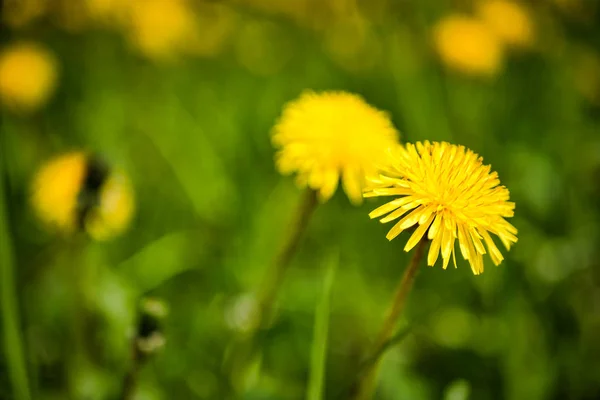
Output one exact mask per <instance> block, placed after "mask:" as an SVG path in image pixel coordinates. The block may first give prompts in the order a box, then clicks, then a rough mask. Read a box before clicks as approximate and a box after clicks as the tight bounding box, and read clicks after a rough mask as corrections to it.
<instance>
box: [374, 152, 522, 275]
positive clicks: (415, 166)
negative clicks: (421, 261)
mask: <svg viewBox="0 0 600 400" xmlns="http://www.w3.org/2000/svg"><path fill="white" fill-rule="evenodd" d="M392 154H393V155H392V162H391V165H390V167H389V171H386V172H384V173H383V174H382V175H380V177H379V178H376V179H373V181H372V186H371V187H370V188H369V190H368V191H367V192H366V193H365V197H376V196H401V197H400V198H398V199H395V200H392V201H391V202H389V203H387V204H385V205H383V206H381V207H379V208H377V209H375V210H374V211H373V212H371V213H370V214H369V216H370V217H371V218H379V217H381V216H383V215H384V214H388V215H387V216H385V217H383V218H382V219H381V222H382V223H385V222H389V221H393V220H396V219H398V218H400V217H403V218H402V219H401V220H400V221H399V222H397V223H396V225H394V227H393V228H392V229H391V230H390V231H389V232H388V234H387V236H386V237H387V239H388V240H392V239H393V238H395V237H396V236H398V235H399V234H400V233H401V232H402V231H404V230H406V229H408V228H410V227H412V226H415V225H418V227H417V228H416V229H415V231H414V233H413V234H412V236H411V237H410V238H409V240H408V242H407V243H406V246H405V247H404V250H405V251H410V250H411V249H412V248H413V247H414V246H415V245H416V244H417V243H418V242H419V241H420V240H421V239H422V238H423V237H424V235H425V233H427V239H429V240H431V246H430V248H429V253H428V256H427V264H428V265H430V266H433V265H434V264H435V262H436V261H437V259H438V256H439V254H440V252H441V254H442V259H443V268H444V269H445V268H446V267H447V266H448V262H449V261H450V256H451V255H452V258H453V259H454V266H455V267H456V257H455V246H454V244H455V240H456V239H458V244H459V248H460V252H461V254H462V256H463V258H464V259H465V260H468V261H469V264H470V265H471V269H472V270H473V273H475V274H479V273H481V272H483V257H482V256H483V254H485V253H486V247H487V252H489V254H490V257H491V259H492V261H493V262H494V264H496V265H499V264H500V263H501V262H502V260H503V257H502V254H501V253H500V250H498V248H497V247H496V244H495V243H494V241H493V240H492V238H491V236H490V233H492V234H494V235H496V236H498V237H499V238H500V241H501V242H502V244H503V245H504V246H505V247H506V249H507V250H509V249H510V247H511V244H512V243H515V242H516V241H517V237H516V236H515V235H516V234H517V229H516V228H515V227H514V226H512V225H511V224H510V223H509V222H507V221H506V220H505V219H504V218H506V217H512V216H513V214H514V208H515V204H514V203H512V202H509V201H508V199H509V192H508V189H507V188H506V187H504V186H500V181H499V179H498V174H497V173H496V172H490V170H491V167H490V166H489V165H488V166H485V165H483V163H482V158H481V157H479V156H478V155H477V154H475V153H473V152H472V151H471V150H468V149H465V147H463V146H456V145H452V144H449V143H437V142H433V143H429V142H427V141H426V142H424V143H421V142H417V144H416V145H413V144H407V145H406V146H398V147H397V148H396V149H395V150H394V152H393V153H392ZM407 213H408V214H407ZM404 214H407V215H404ZM484 243H485V246H484Z"/></svg>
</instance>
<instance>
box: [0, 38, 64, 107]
mask: <svg viewBox="0 0 600 400" xmlns="http://www.w3.org/2000/svg"><path fill="white" fill-rule="evenodd" d="M56 79H57V63H56V60H55V58H54V56H53V55H52V54H51V53H50V52H48V51H47V50H46V49H44V48H43V47H41V46H40V45H38V44H36V43H28V42H22V43H17V44H13V45H12V46H10V47H8V48H6V49H4V50H3V51H2V53H1V54H0V101H1V103H2V105H3V106H5V107H7V108H10V109H11V110H13V111H16V112H30V111H34V110H36V109H38V108H39V107H41V106H43V105H44V104H45V103H46V102H47V101H48V99H49V97H50V95H51V94H52V93H53V91H54V88H55V85H56Z"/></svg>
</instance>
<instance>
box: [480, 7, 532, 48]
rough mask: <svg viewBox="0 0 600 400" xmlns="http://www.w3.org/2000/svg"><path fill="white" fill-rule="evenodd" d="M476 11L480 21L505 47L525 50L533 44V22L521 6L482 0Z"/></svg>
mask: <svg viewBox="0 0 600 400" xmlns="http://www.w3.org/2000/svg"><path fill="white" fill-rule="evenodd" d="M477 11H478V15H479V16H480V18H481V19H482V21H483V22H484V23H485V24H486V25H487V26H488V27H489V28H490V29H491V30H492V32H493V33H494V34H495V35H496V36H497V37H498V38H499V39H500V40H501V41H502V42H503V43H505V44H506V45H509V46H513V47H519V48H525V47H529V46H531V44H532V43H533V40H534V27H533V22H532V19H531V16H530V14H529V11H528V10H527V9H526V8H525V6H524V5H523V4H520V3H518V2H513V1H506V0H484V1H482V2H481V3H480V4H479V6H478V8H477Z"/></svg>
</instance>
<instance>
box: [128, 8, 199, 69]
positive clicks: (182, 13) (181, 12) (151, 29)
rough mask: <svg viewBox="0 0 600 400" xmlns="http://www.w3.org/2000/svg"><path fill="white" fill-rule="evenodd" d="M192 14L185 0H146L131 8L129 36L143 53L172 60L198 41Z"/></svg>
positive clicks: (155, 57) (159, 58)
mask: <svg viewBox="0 0 600 400" xmlns="http://www.w3.org/2000/svg"><path fill="white" fill-rule="evenodd" d="M197 35H198V31H197V26H196V22H195V20H194V13H193V11H192V9H191V6H190V4H189V3H188V2H187V1H186V0H145V1H141V2H135V3H134V4H133V5H132V8H131V32H130V38H131V41H132V43H133V45H134V46H135V47H136V48H137V49H138V50H139V51H141V52H142V53H143V54H144V55H146V56H148V57H150V58H154V59H158V60H165V59H167V60H168V59H172V58H174V57H176V56H177V55H179V54H180V53H182V52H187V51H190V48H191V47H193V45H194V43H196V42H197Z"/></svg>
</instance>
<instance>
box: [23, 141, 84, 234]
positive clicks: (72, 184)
mask: <svg viewBox="0 0 600 400" xmlns="http://www.w3.org/2000/svg"><path fill="white" fill-rule="evenodd" d="M86 159H87V156H86V154H85V153H83V152H73V153H68V154H65V155H62V156H59V157H57V158H55V159H53V160H50V161H49V162H48V163H47V164H46V165H44V166H42V168H41V169H40V170H39V172H38V173H37V175H36V177H35V179H34V180H33V187H32V197H31V202H32V205H33V208H34V210H35V211H36V213H37V215H38V217H39V218H40V220H42V222H44V223H46V224H47V225H49V226H51V227H54V228H57V229H58V230H61V231H64V232H67V233H72V232H74V231H75V230H76V228H77V218H76V215H77V198H78V196H79V192H80V190H81V185H82V183H83V180H84V179H85V174H86V169H87V166H86Z"/></svg>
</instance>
